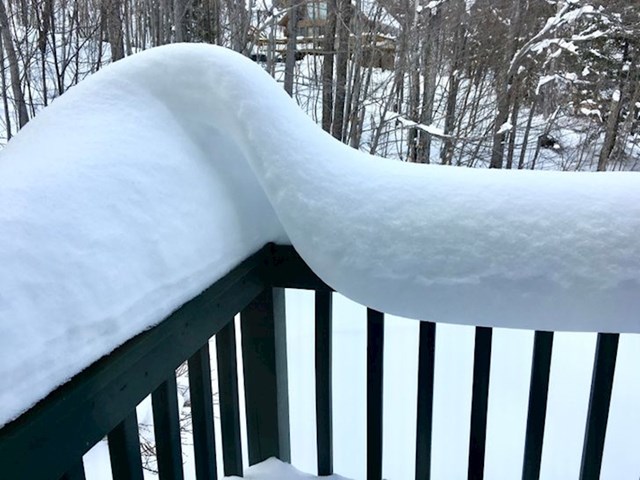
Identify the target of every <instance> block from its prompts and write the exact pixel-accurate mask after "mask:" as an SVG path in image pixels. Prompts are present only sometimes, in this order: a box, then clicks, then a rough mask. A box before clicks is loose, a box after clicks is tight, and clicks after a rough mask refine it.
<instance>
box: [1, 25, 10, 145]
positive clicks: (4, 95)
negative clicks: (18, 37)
mask: <svg viewBox="0 0 640 480" xmlns="http://www.w3.org/2000/svg"><path fill="white" fill-rule="evenodd" d="M2 37H3V36H2V35H0V68H1V69H2V70H1V71H0V79H1V80H2V85H1V86H2V106H3V107H4V123H5V126H6V128H7V141H9V140H11V116H10V115H9V102H8V99H7V76H6V74H5V70H4V46H3V41H2Z"/></svg>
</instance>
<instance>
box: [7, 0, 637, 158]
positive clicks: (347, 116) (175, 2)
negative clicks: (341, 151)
mask: <svg viewBox="0 0 640 480" xmlns="http://www.w3.org/2000/svg"><path fill="white" fill-rule="evenodd" d="M0 28H1V30H2V34H1V35H0V44H1V45H0V54H1V55H2V57H1V61H2V66H3V68H2V69H1V78H0V81H1V82H2V91H3V97H2V100H3V105H2V115H0V117H1V122H2V126H1V128H0V130H1V131H2V132H3V135H2V136H3V137H4V140H7V139H10V138H11V136H12V135H13V134H15V132H16V131H17V130H18V129H19V128H21V127H22V126H24V125H25V124H26V123H27V122H28V121H29V119H30V118H32V117H33V116H34V115H35V114H36V113H37V111H38V110H39V109H41V108H42V107H44V106H46V105H48V104H49V103H50V102H51V101H52V100H54V99H55V98H56V97H57V96H59V95H61V94H63V93H64V92H65V91H66V90H67V89H69V88H70V87H72V86H73V85H74V84H76V83H78V82H79V81H81V80H82V79H83V78H85V77H86V76H87V75H89V74H91V73H93V72H95V71H97V70H98V69H100V68H101V67H103V66H104V65H106V64H108V63H110V62H112V61H117V60H119V59H121V58H123V57H125V56H128V55H132V54H134V53H136V52H137V51H140V50H143V49H147V48H151V47H154V46H158V45H163V44H167V43H172V42H207V43H214V44H219V45H224V46H226V47H228V48H231V49H233V50H236V51H239V52H241V53H243V54H245V55H247V56H251V57H252V58H253V59H254V60H255V61H258V62H260V63H262V64H263V65H264V68H266V69H267V70H268V71H269V72H270V73H271V74H272V75H273V76H274V77H275V78H276V79H277V80H278V81H281V82H283V83H284V87H285V89H286V90H287V91H288V92H290V93H291V95H292V96H294V97H295V98H296V99H297V101H298V103H299V104H300V105H301V106H302V108H304V109H305V110H306V111H307V112H308V113H309V114H310V115H311V116H312V117H314V119H316V120H317V122H318V123H319V124H321V125H322V127H323V128H324V129H325V130H327V131H328V132H330V133H331V134H332V135H333V136H335V137H337V138H339V139H340V140H342V141H344V142H345V143H348V144H350V145H351V146H353V147H355V148H360V149H362V150H365V151H368V152H371V153H375V154H379V155H383V156H387V157H392V158H398V159H401V160H405V161H411V162H423V163H442V164H446V165H464V166H490V167H493V168H527V169H534V168H546V169H550V168H552V169H565V170H628V169H638V168H640V163H639V160H640V146H639V145H638V143H639V142H640V137H639V133H640V125H639V107H640V82H639V77H640V68H639V62H640V58H639V57H640V55H639V53H640V40H639V39H640V6H639V5H638V4H637V2H629V1H627V0H475V1H473V0H466V1H465V0H279V1H278V0H273V1H271V0H246V1H245V2H238V1H235V0H2V1H1V2H0Z"/></svg>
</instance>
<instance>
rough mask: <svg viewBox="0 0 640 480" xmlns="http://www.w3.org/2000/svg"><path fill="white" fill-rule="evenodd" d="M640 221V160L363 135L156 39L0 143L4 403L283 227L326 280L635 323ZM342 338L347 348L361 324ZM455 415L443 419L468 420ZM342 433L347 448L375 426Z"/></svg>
mask: <svg viewBox="0 0 640 480" xmlns="http://www.w3.org/2000/svg"><path fill="white" fill-rule="evenodd" d="M639 237H640V175H638V174H634V173H604V174H590V173H586V174H585V173H583V174H567V173H562V172H525V171H520V172H518V171H488V170H473V169H456V168H447V167H437V166H425V165H416V164H406V163H402V162H397V161H393V160H385V159H382V158H378V157H371V156H369V155H366V154H364V153H362V152H358V151H355V150H353V149H350V148H348V147H347V146H345V145H343V144H341V143H339V142H337V141H336V140H335V139H333V138H332V137H330V136H329V135H327V134H326V133H325V132H323V131H322V130H321V129H320V128H319V127H318V126H317V125H316V124H315V123H314V122H313V121H312V120H311V119H310V118H309V117H308V116H307V115H306V114H305V113H304V112H302V111H301V110H300V109H299V108H298V106H297V105H296V104H295V102H293V101H292V100H291V99H290V98H289V97H288V96H287V95H286V94H285V93H284V92H283V91H282V89H281V88H280V87H279V86H278V85H277V84H276V83H275V82H274V81H273V79H272V78H271V77H269V76H268V75H267V74H266V73H265V72H264V71H263V70H262V69H261V68H260V67H258V66H256V65H255V64H254V63H252V62H250V61H249V60H247V59H246V58H244V57H241V56H239V55H237V54H235V53H232V52H230V51H227V50H224V49H220V48H216V47H210V46H204V45H172V46H168V47H162V48H159V49H153V50H149V51H146V52H143V53H141V54H138V55H136V56H133V57H129V58H127V59H125V60H122V61H120V62H117V63H116V64H114V65H112V66H110V67H108V68H105V69H103V70H101V71H100V72H98V73H97V74H96V75H94V76H93V77H91V78H90V79H89V80H87V81H85V82H83V83H81V84H80V85H79V86H77V87H75V88H73V89H72V90H70V91H69V92H67V93H66V94H65V95H63V96H62V97H60V98H59V99H58V100H57V101H56V102H54V104H53V105H52V106H51V107H49V108H47V109H45V110H44V111H43V112H41V114H40V115H39V116H38V117H36V118H35V119H34V120H32V121H31V122H30V123H29V124H28V125H27V126H26V127H25V128H24V129H23V130H22V131H21V132H20V133H19V134H18V135H17V136H16V137H15V138H14V139H13V140H12V141H11V142H10V144H9V145H8V146H7V147H6V148H5V149H4V150H3V151H2V153H1V156H0V264H2V265H3V268H2V269H1V270H0V318H1V319H2V323H0V424H3V423H5V422H6V421H8V420H10V419H11V418H14V417H15V416H16V415H18V414H19V413H21V412H23V411H24V410H25V409H27V408H28V407H29V406H31V405H32V404H33V403H35V402H36V401H37V400H39V399H40V398H42V397H43V396H44V395H46V394H47V393H48V392H50V391H51V390H53V389H54V388H55V387H56V386H58V385H60V384H61V383H63V382H65V381H66V380H68V379H69V378H70V377H72V376H73V375H75V374H76V373H78V372H79V371H80V370H81V369H82V368H84V367H86V366H87V365H89V364H90V363H92V362H93V361H95V360H97V359H98V358H99V357H100V356H102V355H104V354H107V353H109V352H110V351H111V350H113V349H114V348H115V347H117V346H118V345H120V344H122V343H123V342H124V341H126V340H127V339H128V338H130V337H131V336H133V335H135V334H136V333H139V332H140V331H142V330H144V329H146V328H149V327H150V326H152V325H154V324H155V323H157V322H159V321H160V320H162V319H163V318H164V317H165V316H166V315H167V314H168V313H170V312H171V311H172V310H174V309H176V308H177V307H179V306H180V305H181V304H182V303H184V301H186V300H187V299H189V298H191V297H193V296H194V295H196V294H197V293H198V292H200V291H202V290H203V289H204V288H205V287H206V286H208V285H209V284H211V283H212V282H213V281H215V280H216V279H218V278H220V277H221V276H222V275H224V274H225V273H226V272H227V271H229V270H230V269H231V268H232V267H233V266H234V265H235V264H237V263H238V262H239V261H240V260H242V259H243V258H245V257H247V256H248V255H249V254H250V253H252V252H253V251H255V250H257V249H258V248H259V247H261V246H262V245H263V244H264V243H266V242H269V241H276V242H280V243H287V242H291V243H292V244H293V245H294V246H295V247H296V248H297V249H298V251H299V252H300V253H301V255H302V256H303V257H304V258H305V260H306V261H307V263H309V265H311V267H312V268H314V270H315V271H316V272H317V273H318V274H319V275H320V276H321V277H322V278H323V279H324V280H325V281H326V282H327V283H328V284H329V285H331V286H333V287H334V288H336V289H337V290H338V291H340V292H341V293H343V294H345V295H346V296H348V297H350V298H352V299H354V300H356V301H358V302H359V303H361V304H364V305H368V306H371V307H373V308H376V309H378V310H383V311H387V312H390V313H392V314H396V315H402V316H406V317H411V318H417V319H425V320H433V321H438V322H449V323H457V324H467V325H473V324H480V325H490V326H498V327H518V328H529V329H534V328H537V329H553V330H567V331H581V330H584V331H620V332H639V331H640V322H639V321H638V318H637V312H638V311H640V295H639V292H640V244H639V243H638V242H637V241H636V239H637V238H639ZM306 323H309V322H306ZM357 328H363V327H357ZM412 328H415V323H414V324H413V327H412ZM447 328H453V330H452V331H456V332H457V333H456V338H457V340H456V341H457V342H464V340H463V339H464V334H463V335H459V334H458V333H459V332H460V331H459V330H456V329H459V328H461V327H443V330H444V331H446V330H447ZM347 338H348V335H347ZM359 339H360V340H359ZM347 341H348V342H349V345H350V346H351V347H350V348H352V349H353V350H354V351H355V348H356V345H357V344H358V342H361V335H360V334H358V335H355V336H353V337H352V338H351V339H350V340H347ZM69 352H74V354H73V355H69ZM355 358H356V357H355V356H351V357H348V358H347V359H346V360H345V359H343V360H340V361H341V362H343V361H346V362H347V363H350V362H351V360H349V359H355ZM363 358H364V357H362V359H361V360H357V362H360V361H363ZM411 358H415V355H414V356H413V357H411ZM337 361H338V360H337ZM355 362H356V360H353V363H355ZM585 362H587V364H590V362H591V360H590V359H589V358H587V359H586V360H585ZM408 363H409V361H408V360H407V364H408ZM439 368H440V367H439ZM446 368H451V367H449V366H446ZM408 371H409V370H407V372H408ZM445 372H446V370H445ZM404 375H407V376H409V373H405V374H404ZM439 375H440V376H442V375H443V374H442V373H440V374H439ZM444 376H445V378H447V379H448V380H447V381H448V382H454V380H453V379H455V381H457V380H459V379H460V378H462V376H463V374H460V375H455V374H454V375H448V374H447V373H445V374H444ZM524 377H525V378H526V377H527V375H524ZM310 378H311V377H310ZM397 378H398V379H400V378H405V377H404V376H402V375H400V373H399V374H398V376H397ZM406 378H408V377H406ZM439 378H440V377H439ZM576 378H578V376H577V375H576ZM337 381H338V380H337ZM467 383H468V382H467ZM356 385H357V382H353V381H352V382H351V383H350V386H351V387H355V386H356ZM449 385H451V383H450V384H449ZM398 391H400V392H401V391H403V389H398ZM361 392H362V393H363V392H364V388H362V389H361ZM353 395H357V392H355V391H354V393H353ZM401 395H404V394H401ZM467 397H468V395H466V394H465V395H464V396H460V397H458V396H454V398H459V399H460V402H463V400H464V401H467V400H466V399H467ZM407 398H415V396H414V395H410V394H407ZM395 401H397V400H390V402H391V404H394V402H395ZM438 402H442V399H440V400H438V399H436V407H437V406H438V405H440V403H438ZM446 402H447V403H455V402H452V401H451V400H449V399H447V400H446ZM355 404H356V405H364V402H360V401H357V402H355ZM461 404H462V403H461ZM338 405H341V408H343V407H344V406H345V405H348V403H347V402H346V401H345V400H344V399H343V398H339V399H338ZM392 410H393V409H392ZM507 411H508V409H507ZM575 411H576V412H577V411H578V410H575ZM340 415H343V413H340V411H339V409H336V416H337V417H338V418H340ZM349 415H350V416H349V418H350V419H352V421H356V419H357V418H358V416H357V415H355V414H354V413H353V412H350V414H349ZM436 415H437V417H438V418H440V419H443V420H442V421H445V420H444V419H446V421H449V420H450V419H451V418H457V417H456V416H455V414H454V416H453V417H451V416H450V415H447V414H444V413H443V414H440V415H438V413H436ZM459 418H460V423H459V424H458V423H457V422H454V426H451V425H447V426H446V427H445V430H447V431H450V432H454V431H457V430H456V429H457V428H458V427H460V428H464V427H463V425H465V424H466V423H468V422H467V420H466V416H464V415H461V416H460V417H459ZM405 421H407V419H405ZM345 423H346V422H342V424H345ZM392 423H393V422H392ZM408 424H410V422H409V423H408ZM511 424H513V425H516V424H517V422H511ZM436 426H437V425H436ZM491 428H492V427H491V424H490V432H491ZM549 428H552V427H549ZM352 430H353V432H357V431H358V430H357V429H352ZM463 436H464V435H461V437H460V438H462V437H463ZM578 436H579V435H578ZM336 438H337V439H338V438H344V439H346V440H336V442H337V444H336V450H337V452H340V453H337V454H336V455H337V456H336V462H337V464H338V465H339V464H340V463H339V462H340V460H339V455H349V452H350V449H354V448H355V449H357V448H360V447H358V445H364V442H362V443H360V442H356V441H353V442H351V441H349V440H348V438H349V437H341V436H340V435H338V434H337V435H336ZM407 438H408V437H407ZM445 438H449V437H445ZM451 438H453V437H451ZM455 438H457V437H455ZM341 441H342V442H345V443H342V444H340V443H338V442H341ZM452 442H453V441H452ZM294 443H295V442H294ZM577 443H579V442H577ZM400 444H401V443H397V442H396V443H391V444H390V445H391V447H390V448H389V449H388V450H392V449H395V448H399V447H398V445H400ZM453 444H455V442H454V443H452V445H453ZM438 445H439V446H441V445H448V443H447V440H443V442H441V443H438ZM452 451H453V450H452ZM356 453H357V452H356ZM491 455H492V452H491V451H489V452H488V465H489V467H488V468H490V466H491V465H495V464H496V463H495V462H494V463H493V464H492V463H491V462H492V460H491V459H492V458H493V457H492V456H491ZM549 455H552V454H549ZM352 458H358V456H357V455H355V454H354V455H353V457H352ZM439 458H447V457H446V456H445V457H442V456H441V457H439ZM405 464H406V465H410V463H405ZM434 468H444V467H437V466H436V467H434ZM446 468H450V467H449V466H447V467H446ZM451 468H455V467H451ZM493 468H502V467H495V466H494V467H493ZM543 468H545V467H544V466H543ZM305 469H306V468H305ZM336 470H337V471H340V472H341V473H343V474H345V475H346V476H352V477H354V478H359V477H360V476H361V475H359V474H358V472H357V471H354V472H353V473H352V472H350V471H346V470H347V469H346V470H345V471H341V470H340V469H339V468H338V467H337V468H336ZM399 478H405V477H403V476H402V475H401V476H400V477H399Z"/></svg>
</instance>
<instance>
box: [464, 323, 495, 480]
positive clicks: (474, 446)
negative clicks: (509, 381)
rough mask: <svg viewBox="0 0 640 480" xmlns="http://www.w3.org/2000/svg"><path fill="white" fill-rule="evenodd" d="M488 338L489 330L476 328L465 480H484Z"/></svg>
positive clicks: (487, 404)
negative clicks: (466, 478)
mask: <svg viewBox="0 0 640 480" xmlns="http://www.w3.org/2000/svg"><path fill="white" fill-rule="evenodd" d="M492 335H493V330H492V329H491V328H487V327H476V342H475V348H474V351H473V387H472V394H471V426H470V431H469V466H468V478H469V480H482V479H483V478H484V458H485V448H486V442H487V407H488V406H489V375H490V371H491V337H492Z"/></svg>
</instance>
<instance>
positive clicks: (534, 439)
mask: <svg viewBox="0 0 640 480" xmlns="http://www.w3.org/2000/svg"><path fill="white" fill-rule="evenodd" d="M552 350H553V332H540V331H537V332H536V333H535V337H534V340H533V360H532V363H531V383H530V387H529V409H528V413H527V433H526V436H525V444H524V461H523V464H522V480H537V479H538V478H540V462H541V460H542V443H543V440H544V425H545V421H546V418H547V397H548V394H549V374H550V371H551V353H552Z"/></svg>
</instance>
